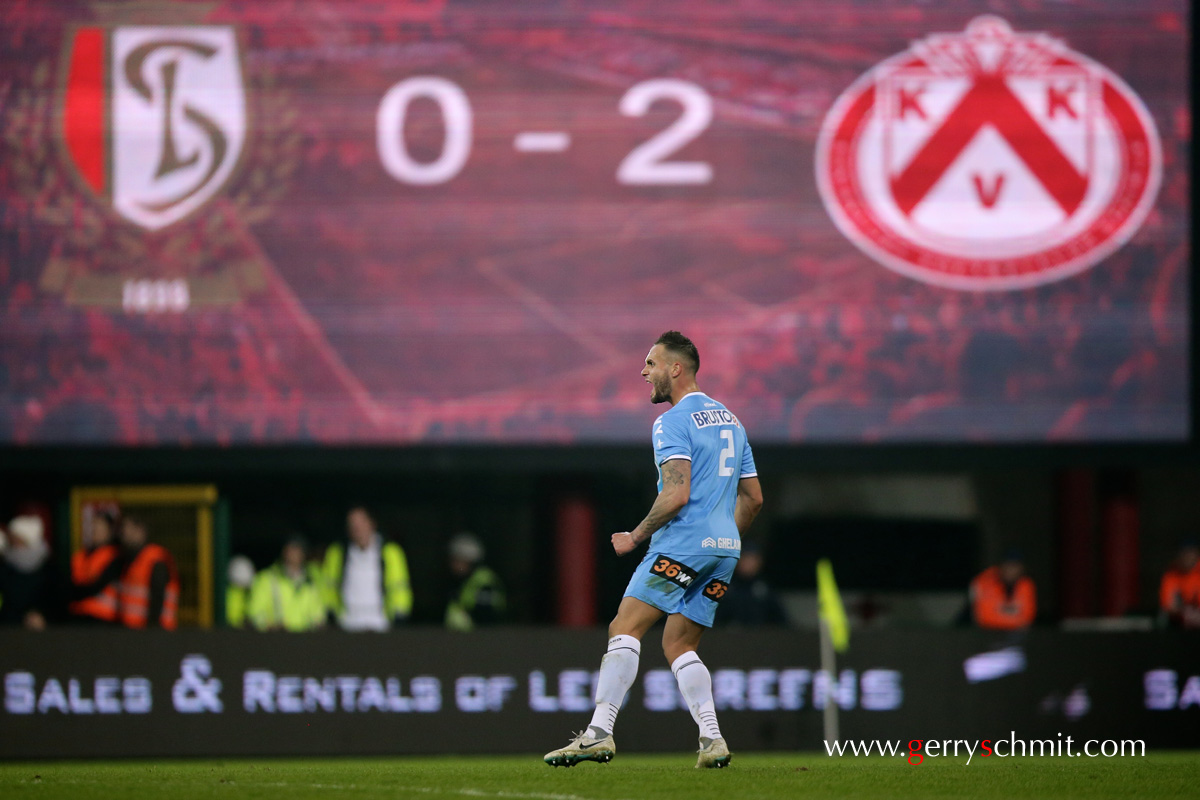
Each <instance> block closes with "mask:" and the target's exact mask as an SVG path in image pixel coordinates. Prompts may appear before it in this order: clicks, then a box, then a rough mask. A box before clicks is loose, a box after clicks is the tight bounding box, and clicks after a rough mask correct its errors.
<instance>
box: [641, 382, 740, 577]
mask: <svg viewBox="0 0 1200 800" xmlns="http://www.w3.org/2000/svg"><path fill="white" fill-rule="evenodd" d="M653 442H654V462H655V464H657V465H658V466H659V467H660V468H661V466H662V465H663V464H664V463H666V462H667V461H671V460H674V459H687V460H688V461H691V462H692V487H691V494H690V496H689V499H688V502H687V505H685V506H684V507H683V509H682V510H681V511H680V512H679V513H678V514H677V515H676V516H675V518H674V519H672V520H671V521H670V522H668V523H667V524H666V526H664V527H663V528H661V529H659V531H658V532H657V533H655V534H654V537H653V538H652V539H651V540H650V552H652V553H670V554H672V555H680V556H684V555H709V556H734V557H737V556H739V555H741V552H742V539H741V536H740V535H739V534H738V529H737V525H736V524H735V523H734V521H733V509H734V507H735V506H736V504H737V487H738V481H740V480H741V479H742V478H753V477H755V476H756V475H758V471H757V470H756V469H755V467H754V455H753V453H751V452H750V442H749V441H747V439H746V430H745V429H744V428H743V427H742V423H740V422H738V418H737V417H735V416H734V415H733V414H732V413H731V412H730V411H729V409H727V408H725V406H723V405H721V404H720V403H718V402H717V401H716V400H713V399H712V398H711V397H709V396H708V395H706V394H704V393H703V392H692V393H691V394H689V395H686V396H685V397H684V398H683V399H682V400H680V401H679V403H678V404H677V405H675V406H674V407H673V408H671V409H670V410H669V411H667V412H666V413H664V414H663V415H662V416H660V417H659V418H658V419H656V420H655V421H654V428H653ZM658 490H659V491H660V492H661V491H662V474H661V469H660V473H659V478H658Z"/></svg>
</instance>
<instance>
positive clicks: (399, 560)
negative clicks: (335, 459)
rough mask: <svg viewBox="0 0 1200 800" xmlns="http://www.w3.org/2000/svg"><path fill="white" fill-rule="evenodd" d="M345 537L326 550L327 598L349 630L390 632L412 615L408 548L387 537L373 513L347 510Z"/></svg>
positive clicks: (336, 615)
mask: <svg viewBox="0 0 1200 800" xmlns="http://www.w3.org/2000/svg"><path fill="white" fill-rule="evenodd" d="M346 534H347V538H346V541H344V542H339V543H337V544H334V545H331V546H330V547H329V549H328V550H326V551H325V565H324V568H323V570H322V571H323V573H324V576H325V600H326V606H327V607H328V608H329V609H330V613H331V614H332V615H333V616H334V617H335V618H336V619H337V623H338V625H340V626H341V627H342V629H343V630H347V631H386V630H388V628H390V627H392V626H393V625H397V624H400V623H403V622H405V621H407V620H408V618H409V616H410V615H411V614H412V584H411V582H410V581H409V576H408V559H407V558H406V557H405V555H404V549H403V548H401V547H400V545H399V544H397V543H395V542H389V541H386V540H384V538H383V536H381V535H380V533H379V531H378V530H377V526H376V524H375V519H374V518H373V517H372V516H371V513H370V512H369V511H368V510H367V509H366V508H365V507H363V506H354V507H353V508H351V509H350V511H349V513H347V514H346Z"/></svg>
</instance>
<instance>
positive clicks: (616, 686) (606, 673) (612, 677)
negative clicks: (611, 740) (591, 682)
mask: <svg viewBox="0 0 1200 800" xmlns="http://www.w3.org/2000/svg"><path fill="white" fill-rule="evenodd" d="M641 653H642V644H641V642H639V641H638V640H637V639H636V638H635V637H633V636H624V635H621V636H614V637H613V638H611V639H609V640H608V652H607V653H605V654H604V660H603V661H601V662H600V680H598V681H596V713H594V714H593V715H592V723H591V727H592V728H595V729H596V730H594V731H593V733H603V734H604V735H605V736H607V735H609V734H611V733H612V732H613V727H614V726H615V725H616V724H617V712H618V711H620V710H621V704H622V703H624V702H625V695H626V694H627V693H628V692H629V687H630V686H633V681H634V679H635V678H637V671H638V658H639V657H640V656H641ZM597 738H599V737H597Z"/></svg>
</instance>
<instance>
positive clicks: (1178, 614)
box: [1158, 539, 1200, 629]
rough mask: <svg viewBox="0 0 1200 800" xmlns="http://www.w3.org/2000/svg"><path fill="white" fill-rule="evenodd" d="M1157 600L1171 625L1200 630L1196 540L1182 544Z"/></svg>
mask: <svg viewBox="0 0 1200 800" xmlns="http://www.w3.org/2000/svg"><path fill="white" fill-rule="evenodd" d="M1158 598H1159V605H1160V607H1161V608H1162V611H1163V613H1164V614H1165V615H1166V619H1167V624H1168V625H1170V626H1172V627H1175V628H1191V629H1200V544H1197V543H1196V541H1195V540H1194V539H1188V540H1185V541H1183V542H1180V545H1179V553H1178V554H1177V555H1176V556H1175V560H1174V561H1173V562H1171V566H1170V567H1168V568H1167V571H1166V572H1164V573H1163V577H1162V583H1161V584H1160V585H1159V591H1158Z"/></svg>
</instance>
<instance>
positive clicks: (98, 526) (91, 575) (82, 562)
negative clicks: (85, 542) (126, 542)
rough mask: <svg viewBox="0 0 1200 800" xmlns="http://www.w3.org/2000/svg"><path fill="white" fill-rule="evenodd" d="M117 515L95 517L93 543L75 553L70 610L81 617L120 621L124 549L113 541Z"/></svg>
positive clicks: (106, 514) (73, 557) (68, 605)
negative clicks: (121, 565)
mask: <svg viewBox="0 0 1200 800" xmlns="http://www.w3.org/2000/svg"><path fill="white" fill-rule="evenodd" d="M115 521H116V520H115V517H114V516H113V515H112V514H109V513H101V514H98V515H97V516H96V518H95V519H93V520H92V537H91V542H90V546H89V547H86V548H84V549H82V550H78V551H77V552H76V553H75V554H74V555H72V556H71V597H72V600H71V602H70V603H68V604H67V610H68V611H70V612H71V614H72V615H74V616H76V617H79V618H80V619H81V620H87V621H98V622H106V623H113V622H116V621H117V614H118V609H117V579H118V578H119V577H120V564H119V563H118V556H119V555H120V550H119V549H118V548H117V546H116V545H115V544H113V541H112V539H113V532H114V531H113V527H114V525H115Z"/></svg>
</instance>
